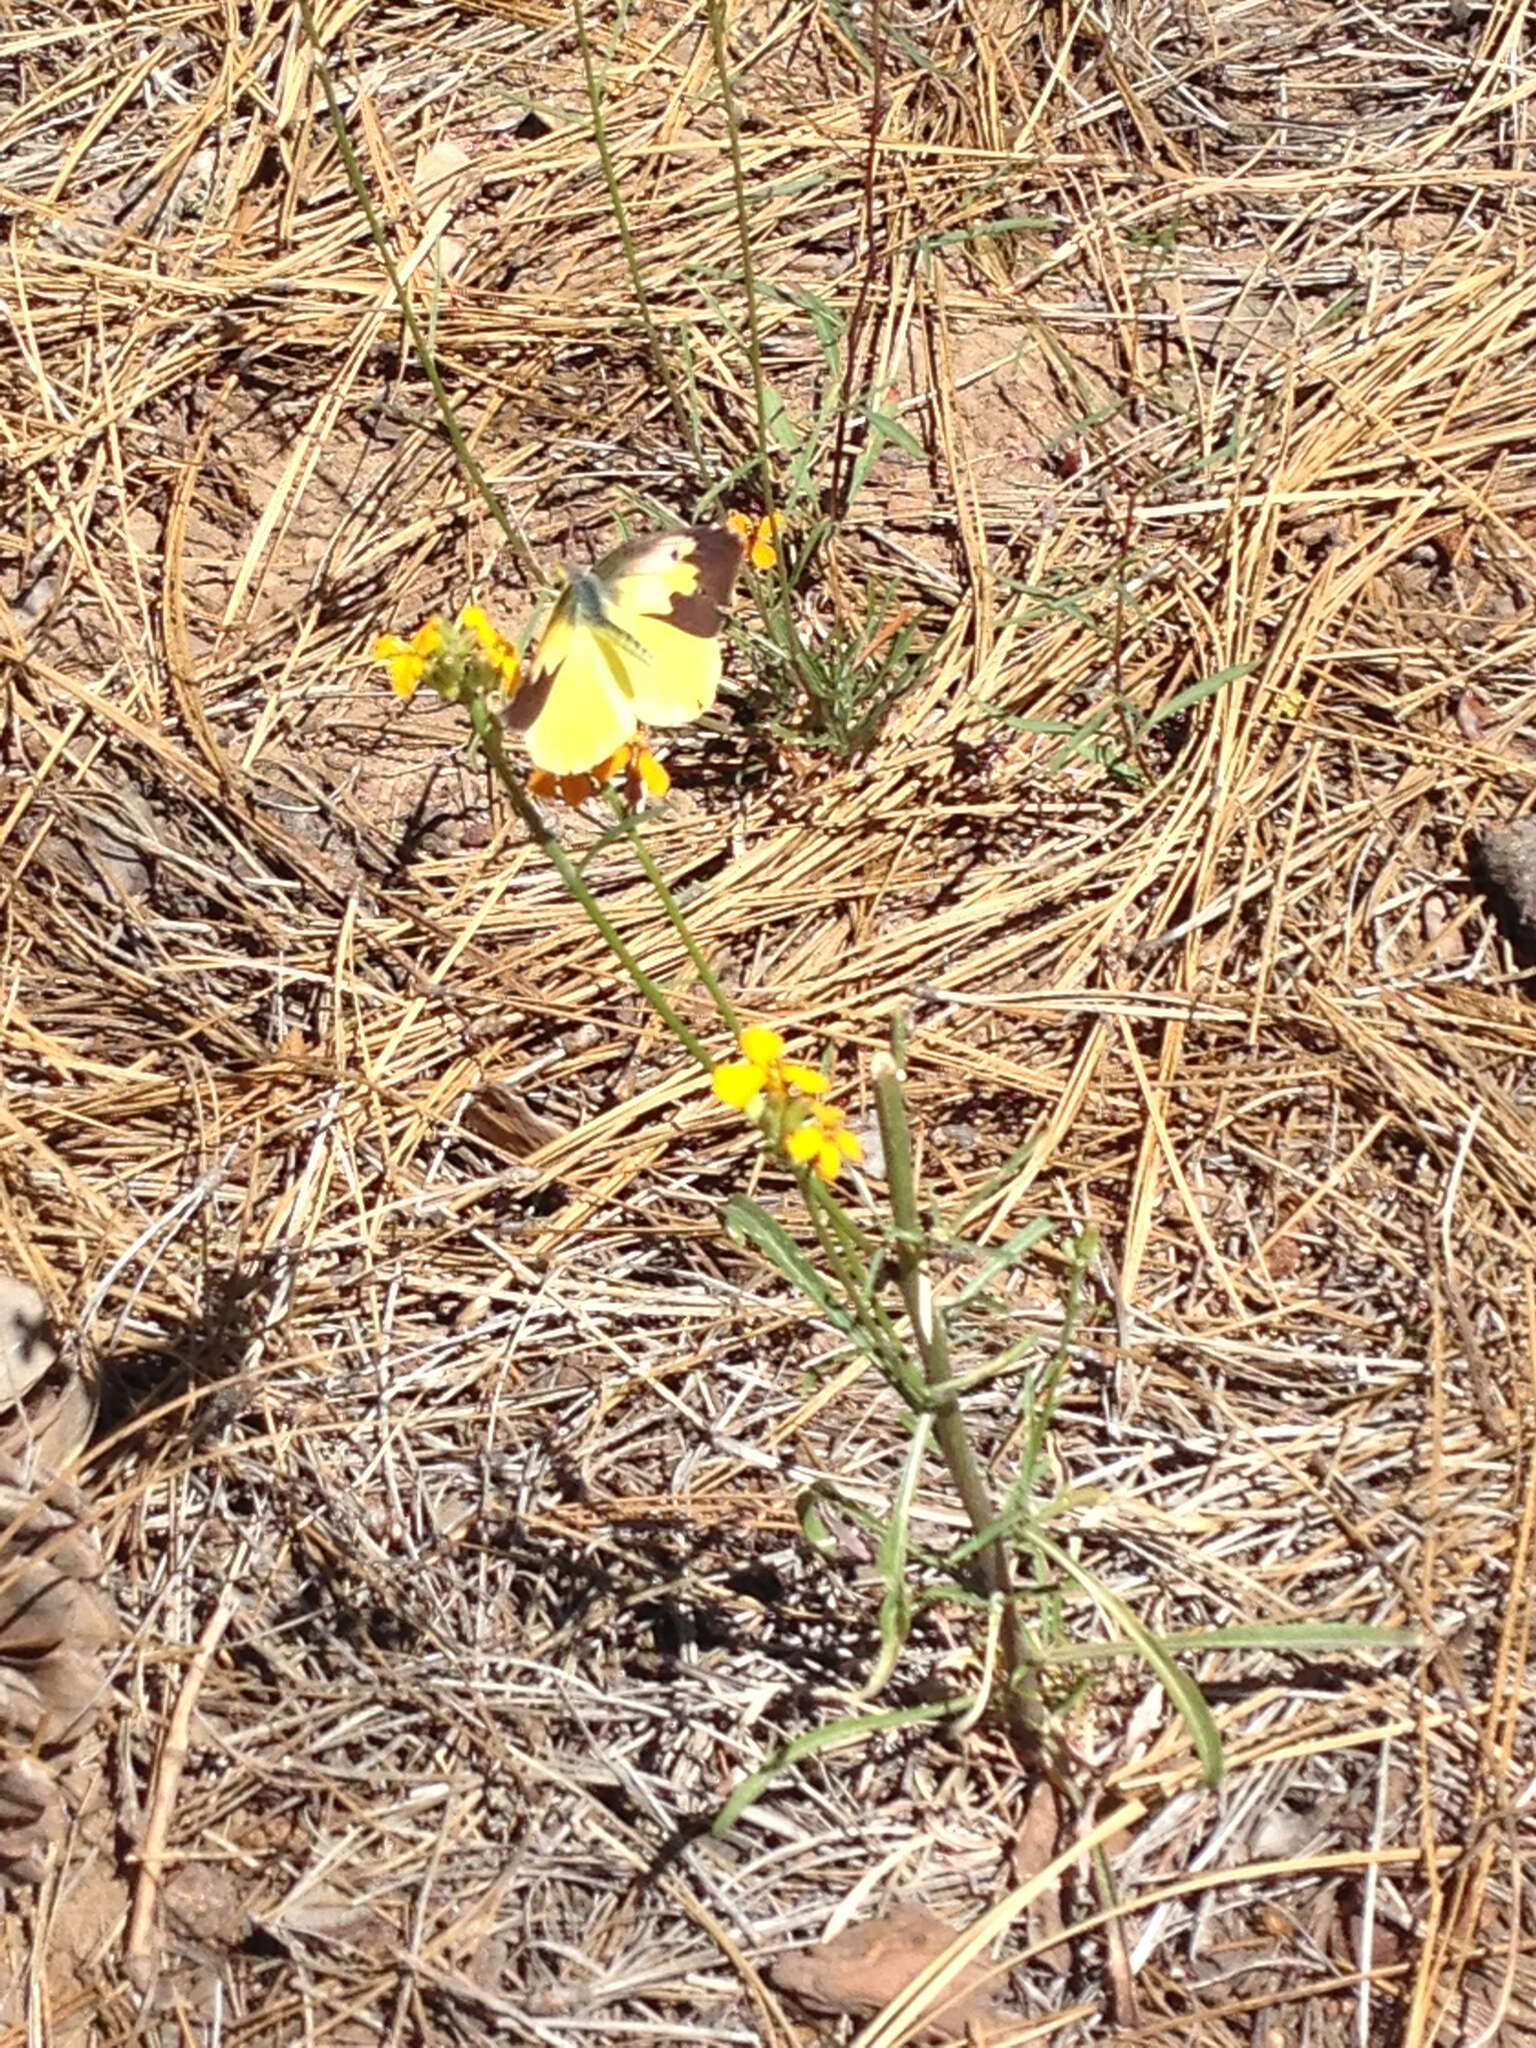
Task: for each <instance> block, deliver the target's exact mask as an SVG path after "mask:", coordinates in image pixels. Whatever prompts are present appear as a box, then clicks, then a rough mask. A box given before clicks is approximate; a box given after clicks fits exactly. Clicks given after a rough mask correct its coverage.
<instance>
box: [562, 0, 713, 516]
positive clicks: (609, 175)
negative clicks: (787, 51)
mask: <svg viewBox="0 0 1536 2048" xmlns="http://www.w3.org/2000/svg"><path fill="white" fill-rule="evenodd" d="M576 40H577V41H578V42H579V43H580V45H581V64H582V69H583V71H585V73H586V77H587V99H588V101H589V103H590V105H591V108H592V139H593V141H594V142H595V143H596V144H597V155H598V161H599V162H600V163H601V164H602V167H603V180H604V182H605V184H606V185H607V187H608V203H609V205H610V206H611V207H612V208H613V218H614V220H615V222H616V223H617V225H618V230H619V240H620V242H621V243H622V244H623V246H624V260H625V262H626V263H627V264H628V265H629V281H630V283H631V284H632V285H633V286H634V288H635V304H636V305H637V306H638V307H639V309H640V318H641V319H642V320H643V321H644V323H645V334H646V339H647V340H648V341H649V342H650V345H651V361H652V362H653V363H654V364H655V366H656V374H657V376H658V377H660V379H661V382H662V387H663V389H664V390H665V391H666V394H667V397H668V398H669V399H670V401H671V404H672V410H673V412H674V413H676V415H677V421H678V425H679V426H680V427H681V428H682V430H683V434H684V436H685V438H686V440H687V442H688V446H689V447H690V448H691V449H692V450H693V459H694V461H695V463H696V464H697V465H698V469H699V478H700V481H701V482H702V481H703V474H704V451H703V447H702V445H701V443H700V440H699V432H698V425H697V422H696V421H695V420H694V418H693V417H692V415H691V414H690V413H689V411H688V408H687V407H686V406H685V405H684V404H683V399H682V393H681V392H680V391H679V390H678V388H677V379H676V378H675V377H674V376H673V375H672V366H671V364H670V363H669V362H668V361H667V352H666V350H665V349H664V348H663V347H662V345H661V335H660V334H659V333H658V331H657V328H656V322H655V321H654V320H653V319H652V317H651V302H650V300H649V299H648V298H647V297H646V295H645V279H644V278H643V277H642V276H641V274H640V252H639V250H638V248H637V247H636V245H635V237H634V231H633V229H632V228H631V227H630V225H629V213H628V210H627V209H626V207H625V205H624V194H623V192H622V190H621V189H620V186H619V174H618V171H617V170H616V168H615V166H614V161H613V153H612V151H611V150H610V149H609V147H608V127H607V123H606V122H605V121H604V119H603V95H602V90H601V88H600V87H599V85H598V82H597V68H596V66H595V65H594V64H593V62H592V38H591V35H590V33H589V31H588V28H587V10H586V7H585V5H584V4H583V0H576Z"/></svg>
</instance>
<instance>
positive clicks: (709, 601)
mask: <svg viewBox="0 0 1536 2048" xmlns="http://www.w3.org/2000/svg"><path fill="white" fill-rule="evenodd" d="M745 552H746V542H745V541H744V539H743V538H742V536H741V535H739V534H737V533H734V532H732V531H731V530H730V529H729V528H727V527H724V526H693V527H689V528H688V529H687V530H686V531H685V532H682V533H653V534H645V535H642V536H641V537H640V538H639V539H637V540H630V541H626V542H625V543H624V545H623V546H622V547H618V548H615V549H614V550H613V552H612V554H609V555H604V557H603V559H602V560H601V561H600V562H599V563H598V564H597V566H596V567H595V568H593V569H589V570H587V571H585V572H584V573H583V574H581V575H573V576H572V577H571V579H570V581H569V582H568V583H567V584H566V587H565V589H564V590H563V591H562V592H561V593H560V596H559V599H558V601H557V602H556V605H555V608H554V610H553V612H552V613H551V614H550V617H549V623H548V625H546V626H545V628H544V632H543V635H542V637H541V638H540V641H539V644H538V648H537V650H536V652H535V653H534V656H533V659H532V661H531V662H530V663H529V665H528V670H527V673H526V675H525V677H524V680H523V683H522V685H521V687H520V688H519V690H518V691H517V694H516V695H515V696H514V697H513V699H512V702H511V704H510V705H509V706H508V707H507V712H506V719H507V723H508V725H510V726H511V727H512V729H513V730H514V731H515V732H520V733H521V734H522V735H523V738H524V741H525V743H526V745H527V748H528V752H529V753H530V754H531V755H532V757H533V760H534V764H535V766H536V767H539V768H545V769H547V770H548V771H549V772H550V773H551V774H553V775H581V774H584V773H585V772H586V771H587V769H589V768H593V767H596V765H597V764H598V763H599V762H600V761H606V760H607V759H608V758H609V756H610V755H612V754H614V753H616V752H617V750H618V749H619V748H620V747H622V746H623V745H624V743H625V742H626V741H627V740H630V739H632V738H633V737H634V734H635V729H636V727H637V726H640V725H686V724H687V723H688V722H689V720H690V719H694V718H697V717H698V716H699V714H700V712H702V711H707V710H708V709H709V707H710V705H711V704H713V703H714V701H715V692H716V691H717V690H718V689H719V687H720V610H721V607H722V606H723V605H726V604H729V603H730V600H731V592H732V591H733V590H734V588H735V586H736V574H737V571H738V570H739V569H740V567H741V563H742V557H743V555H744V554H745Z"/></svg>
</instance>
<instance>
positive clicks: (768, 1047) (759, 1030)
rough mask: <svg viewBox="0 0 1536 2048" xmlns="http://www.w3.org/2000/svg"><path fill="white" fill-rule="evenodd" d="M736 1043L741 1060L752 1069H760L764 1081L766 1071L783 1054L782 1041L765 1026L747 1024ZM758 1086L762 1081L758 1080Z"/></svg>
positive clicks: (776, 1033)
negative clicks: (745, 1061)
mask: <svg viewBox="0 0 1536 2048" xmlns="http://www.w3.org/2000/svg"><path fill="white" fill-rule="evenodd" d="M736 1043H737V1044H738V1045H739V1046H740V1047H741V1055H742V1058H743V1059H747V1060H750V1061H751V1062H752V1064H753V1066H754V1067H757V1068H759V1069H761V1072H762V1077H763V1079H764V1080H765V1079H766V1078H767V1074H768V1069H769V1068H770V1067H774V1066H777V1065H778V1062H779V1060H780V1058H781V1057H782V1056H783V1052H784V1041H783V1039H782V1038H781V1037H780V1036H779V1034H778V1032H777V1031H773V1030H770V1029H769V1027H768V1026H767V1025H766V1024H749V1025H748V1026H747V1028H746V1030H745V1031H743V1032H742V1034H741V1036H740V1037H739V1038H738V1039H737V1041H736ZM758 1086H759V1087H761V1086H762V1080H759V1082H758Z"/></svg>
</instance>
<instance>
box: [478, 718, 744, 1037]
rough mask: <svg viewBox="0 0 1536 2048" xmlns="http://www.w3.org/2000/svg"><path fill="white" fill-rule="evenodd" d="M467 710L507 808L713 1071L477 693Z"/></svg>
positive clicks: (675, 1030)
mask: <svg viewBox="0 0 1536 2048" xmlns="http://www.w3.org/2000/svg"><path fill="white" fill-rule="evenodd" d="M468 710H469V715H470V719H471V721H472V722H473V724H474V728H475V737H476V738H477V739H478V740H479V742H480V744H481V746H482V747H483V748H484V749H485V757H486V759H487V760H488V761H489V762H490V764H491V766H492V768H494V769H495V771H496V776H497V779H498V780H499V781H500V783H501V786H502V788H503V789H504V790H505V791H506V793H507V797H508V800H509V801H510V803H511V805H512V808H513V810H514V811H516V813H517V815H518V819H519V821H520V822H521V824H522V825H523V827H524V829H525V830H526V832H527V834H528V836H529V838H530V839H531V840H532V841H533V843H534V845H535V846H537V847H538V849H539V851H540V852H541V853H542V854H543V855H544V857H545V858H546V859H547V860H548V861H549V862H550V863H551V864H552V865H553V867H554V869H555V871H556V873H557V874H558V875H559V877H560V879H561V881H562V882H564V884H565V886H566V888H567V889H568V890H569V891H570V893H571V895H572V896H574V897H575V899H576V901H577V902H578V903H579V904H580V905H581V907H582V909H583V910H584V911H585V912H586V913H587V916H588V917H589V918H590V919H591V920H592V922H593V924H594V925H595V926H596V927H597V930H598V934H599V936H600V937H601V938H602V940H603V943H604V944H605V945H606V946H607V948H608V950H609V952H610V953H612V955H613V957H614V959H615V960H617V961H618V963H619V965H620V966H621V967H622V968H623V969H624V972H625V973H626V974H627V975H628V976H629V978H630V980H631V981H632V982H633V983H634V984H635V987H636V988H637V989H639V991H640V993H641V995H643V996H644V997H645V1000H646V1001H647V1002H648V1003H649V1004H650V1006H651V1008H652V1009H653V1010H654V1011H655V1012H656V1014H657V1016H658V1017H660V1019H661V1021H662V1022H663V1023H664V1024H665V1025H666V1026H667V1027H668V1029H669V1030H670V1031H671V1032H672V1034H673V1036H674V1037H675V1038H676V1039H677V1041H678V1043H679V1044H680V1045H682V1046H683V1047H684V1048H685V1050H686V1051H688V1052H690V1053H692V1055H693V1057H694V1058H695V1059H696V1060H697V1061H698V1063H699V1065H700V1066H701V1067H702V1068H703V1069H704V1071H705V1073H706V1074H712V1073H713V1072H714V1070H715V1062H714V1061H713V1060H712V1059H711V1058H710V1056H709V1053H708V1052H707V1051H706V1049H705V1046H704V1043H703V1040H702V1039H700V1038H699V1036H698V1034H697V1033H696V1032H695V1031H693V1030H692V1029H691V1028H690V1027H689V1026H688V1025H687V1024H685V1023H684V1022H683V1020H682V1018H681V1017H679V1016H678V1014H677V1012H676V1010H674V1009H673V1007H672V1004H671V1002H670V1001H669V1000H668V997H667V994H666V991H665V990H664V989H663V988H662V987H661V985H660V983H659V982H656V981H653V980H652V979H651V977H650V975H648V974H647V973H646V971H645V969H644V968H643V967H642V966H641V965H640V962H639V961H638V960H637V959H636V958H635V956H634V954H633V953H631V951H630V950H629V948H628V946H626V945H625V943H624V941H623V940H622V939H621V938H620V937H619V935H618V933H617V932H616V931H615V930H614V928H613V926H612V924H611V923H610V922H609V920H608V916H607V913H606V912H605V911H604V909H603V907H602V905H601V904H600V903H599V902H598V900H597V898H596V897H595V896H594V895H593V894H592V891H591V890H590V889H589V888H588V887H587V885H586V883H585V882H584V881H583V880H582V878H581V873H580V871H579V870H578V868H577V866H576V863H575V862H574V861H573V860H572V859H571V857H570V855H569V854H568V853H567V852H566V850H565V848H564V847H563V846H562V845H561V844H560V841H559V840H558V839H557V838H556V837H555V835H554V833H553V832H552V831H551V830H550V829H549V825H548V822H547V821H546V819H545V817H544V815H543V813H542V812H541V811H540V809H539V807H538V805H537V804H536V803H534V801H533V799H532V798H531V797H530V796H529V794H528V792H527V791H526V790H525V789H524V788H523V785H522V783H521V781H520V780H519V778H518V774H517V770H516V769H515V768H514V767H513V766H512V763H511V762H510V761H509V760H508V759H507V753H506V748H505V747H504V746H503V745H502V739H501V726H500V725H499V723H498V722H497V720H496V719H495V718H494V717H493V715H492V714H491V712H490V711H488V710H487V708H486V706H485V704H484V703H483V702H482V700H481V699H480V698H479V697H471V698H470V699H469V700H468Z"/></svg>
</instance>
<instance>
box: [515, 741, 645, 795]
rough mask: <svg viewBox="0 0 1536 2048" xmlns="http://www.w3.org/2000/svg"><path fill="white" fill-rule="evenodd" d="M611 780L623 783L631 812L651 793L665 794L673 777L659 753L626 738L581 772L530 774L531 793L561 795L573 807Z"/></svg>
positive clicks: (594, 793) (544, 770)
mask: <svg viewBox="0 0 1536 2048" xmlns="http://www.w3.org/2000/svg"><path fill="white" fill-rule="evenodd" d="M611 782H622V783H623V785H624V798H625V801H626V803H628V805H629V807H630V809H631V810H632V811H637V810H639V808H640V806H641V805H642V804H643V803H644V802H645V799H646V798H647V797H648V796H653V797H657V798H660V797H664V796H665V795H666V793H667V791H668V790H669V789H670V788H671V787H672V778H671V776H670V775H669V774H668V773H667V771H666V769H665V768H663V767H662V765H661V763H660V762H659V761H658V760H657V758H656V756H655V755H654V754H653V753H651V752H650V750H649V749H648V748H647V747H645V746H643V745H642V744H641V742H640V741H639V740H626V741H625V742H624V744H623V746H622V747H620V748H619V750H618V751H617V753H614V754H610V755H609V756H608V759H607V760H606V761H599V762H598V764H597V766H596V767H595V768H588V769H587V770H586V771H585V773H584V774H581V775H552V774H551V773H550V772H549V770H548V769H547V768H535V769H534V771H533V773H532V774H531V775H530V776H529V777H528V788H529V791H530V792H531V794H532V795H534V796H541V797H544V798H546V799H548V798H550V797H558V798H559V799H560V801H561V803H564V804H570V805H571V806H572V808H573V809H574V807H575V806H576V805H578V804H584V803H587V802H588V801H590V799H591V798H592V797H594V796H596V795H597V793H598V791H599V790H600V789H604V788H606V787H607V785H608V784H609V783H611Z"/></svg>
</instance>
